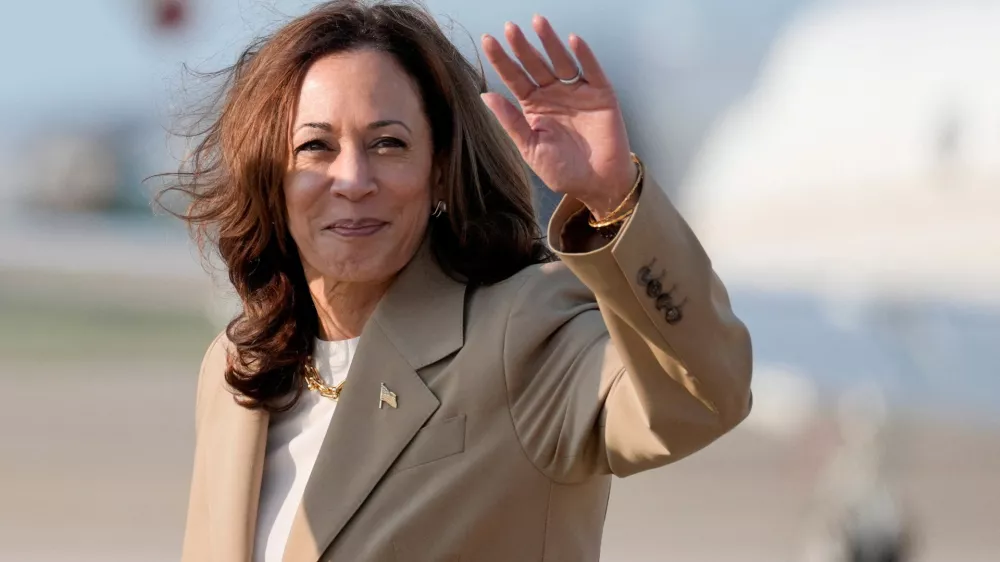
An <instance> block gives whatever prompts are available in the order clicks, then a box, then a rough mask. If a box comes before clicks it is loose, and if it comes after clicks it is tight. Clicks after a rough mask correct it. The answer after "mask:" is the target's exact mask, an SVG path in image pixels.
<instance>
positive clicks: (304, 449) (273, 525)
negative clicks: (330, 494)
mask: <svg viewBox="0 0 1000 562" xmlns="http://www.w3.org/2000/svg"><path fill="white" fill-rule="evenodd" d="M357 347H358V340H357V338H355V339H352V340H343V341H321V340H316V348H315V350H314V351H313V358H314V360H315V364H316V368H317V369H319V373H320V375H321V376H322V377H323V381H324V382H326V384H329V385H331V386H336V385H338V384H340V383H341V382H342V381H343V380H344V379H346V378H347V371H348V369H349V368H350V367H351V360H352V359H354V351H355V350H356V349H357ZM336 407H337V403H336V402H334V401H333V400H330V399H329V398H324V397H322V396H320V395H319V393H316V392H310V391H308V390H307V391H305V392H303V393H302V396H301V398H300V399H299V401H298V403H296V404H295V407H294V408H292V409H291V410H289V411H287V412H282V413H279V414H274V415H272V416H271V420H270V423H269V425H268V430H267V453H266V455H265V457H264V475H263V479H262V480H261V487H260V505H259V507H258V509H257V532H256V534H255V535H254V554H253V560H254V562H281V557H282V556H283V555H284V552H285V544H286V543H287V542H288V534H289V533H290V532H291V530H292V520H293V519H294V518H295V512H296V511H298V509H299V504H300V503H301V501H302V492H303V491H304V490H305V487H306V482H308V481H309V475H310V474H311V473H312V469H313V466H314V465H315V464H316V457H317V456H318V455H319V449H320V446H321V445H322V444H323V439H324V438H326V430H327V428H329V427H330V421H331V420H332V419H333V411H334V410H335V409H336Z"/></svg>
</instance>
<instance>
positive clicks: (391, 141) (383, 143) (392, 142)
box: [372, 137, 406, 153]
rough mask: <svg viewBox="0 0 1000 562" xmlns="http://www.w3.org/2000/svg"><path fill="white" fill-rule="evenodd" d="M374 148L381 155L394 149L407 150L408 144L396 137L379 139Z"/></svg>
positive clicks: (373, 144) (373, 145)
mask: <svg viewBox="0 0 1000 562" xmlns="http://www.w3.org/2000/svg"><path fill="white" fill-rule="evenodd" d="M372 148H374V149H375V150H376V151H378V152H380V153H381V152H385V151H387V150H391V149H393V148H406V143H405V142H403V141H401V140H399V139H397V138H395V137H379V138H378V139H376V140H375V142H374V143H372Z"/></svg>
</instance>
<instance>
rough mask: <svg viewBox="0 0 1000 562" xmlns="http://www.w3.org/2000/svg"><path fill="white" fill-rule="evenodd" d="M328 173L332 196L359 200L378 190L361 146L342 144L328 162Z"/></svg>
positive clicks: (366, 155) (366, 156) (365, 153)
mask: <svg viewBox="0 0 1000 562" xmlns="http://www.w3.org/2000/svg"><path fill="white" fill-rule="evenodd" d="M330 174H331V175H332V176H333V181H332V182H331V184H330V194H331V195H333V196H334V197H343V198H344V199H347V200H348V201H360V200H362V199H364V198H365V197H367V196H369V195H371V194H373V193H375V192H376V191H377V190H378V187H377V186H376V184H375V177H374V175H373V174H372V170H371V163H370V162H369V160H368V154H367V152H365V151H364V150H363V149H361V148H355V147H348V146H342V147H341V151H340V154H338V155H337V158H336V159H334V161H333V162H332V163H331V164H330Z"/></svg>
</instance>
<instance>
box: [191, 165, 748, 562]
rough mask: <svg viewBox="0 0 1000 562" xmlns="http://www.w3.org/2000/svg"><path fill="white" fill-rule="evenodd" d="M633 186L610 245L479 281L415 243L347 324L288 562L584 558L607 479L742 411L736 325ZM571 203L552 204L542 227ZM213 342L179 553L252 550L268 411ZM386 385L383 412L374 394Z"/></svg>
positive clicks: (651, 462)
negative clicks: (632, 203)
mask: <svg viewBox="0 0 1000 562" xmlns="http://www.w3.org/2000/svg"><path fill="white" fill-rule="evenodd" d="M647 182H648V183H647V185H646V187H645V191H644V193H643V194H642V197H641V201H640V202H639V205H638V208H637V210H636V212H635V214H634V216H633V217H632V218H631V219H630V221H629V223H628V224H627V225H626V227H625V228H624V229H623V231H622V232H621V233H619V235H618V236H617V238H616V239H615V240H613V241H611V242H610V243H607V244H606V245H604V246H603V247H602V248H600V249H598V250H595V251H590V252H586V253H565V252H562V253H561V258H562V262H561V263H552V264H547V265H541V266H534V267H529V268H527V269H525V270H523V271H521V272H520V273H518V274H517V275H515V276H513V277H512V278H510V279H508V280H506V281H503V282H501V283H498V284H496V285H493V286H489V287H478V288H472V287H466V286H465V285H462V284H459V283H456V282H455V281H452V280H451V279H449V278H448V277H446V276H445V275H444V274H443V273H442V272H441V270H440V269H438V268H437V266H436V265H435V264H434V262H433V260H432V259H430V257H429V256H428V253H427V252H425V251H424V252H421V253H419V254H418V256H417V257H416V258H415V259H414V260H413V261H412V262H411V264H410V265H409V266H407V268H406V269H405V270H404V271H403V272H402V273H401V274H400V277H399V278H398V280H397V281H396V282H395V283H394V284H393V286H392V288H391V289H390V291H389V293H388V294H387V295H386V296H385V298H384V299H383V300H382V302H380V304H379V305H378V307H377V310H376V311H375V313H374V316H373V317H372V318H371V320H370V321H369V322H368V324H367V325H366V327H365V329H364V331H363V333H362V335H361V339H360V342H359V344H358V348H357V352H356V355H355V357H354V362H353V364H352V366H351V371H350V375H349V378H348V384H347V386H346V388H345V390H344V394H343V395H342V396H341V399H340V403H339V404H338V405H337V409H336V412H335V414H334V417H333V421H332V423H331V426H330V428H329V432H328V434H327V436H326V441H325V442H324V443H323V446H322V449H321V451H320V453H319V457H318V460H317V461H316V465H315V468H314V469H313V472H312V476H311V478H310V480H309V482H308V484H307V486H306V489H305V495H304V500H303V503H302V504H301V506H300V508H299V511H298V514H297V516H296V519H295V521H294V523H293V527H292V531H291V535H290V537H289V541H288V546H287V549H286V551H285V557H284V560H285V561H286V562H316V561H317V560H324V561H326V560H335V561H337V562H366V561H377V562H388V561H396V562H445V561H449V562H454V561H462V562H493V561H496V562H531V561H566V562H569V561H572V562H578V561H590V560H597V559H598V557H599V555H600V545H601V532H602V527H603V525H604V516H605V510H606V508H607V503H608V494H609V491H610V486H611V481H610V476H609V475H612V474H615V475H618V476H628V475H630V474H634V473H637V472H640V471H643V470H647V469H650V468H655V467H659V466H662V465H665V464H667V463H670V462H673V461H675V460H678V459H680V458H683V457H685V456H687V455H689V454H691V453H693V452H695V451H697V450H699V449H701V448H702V447H705V446H706V445H708V444H709V443H711V442H712V441H714V440H715V439H716V438H718V437H719V436H721V435H723V434H724V433H726V432H727V431H728V430H730V429H731V428H732V427H733V426H735V425H736V424H737V423H739V422H740V421H741V420H742V419H743V418H744V417H746V415H747V414H748V412H749V410H750V403H751V396H750V388H749V387H750V371H751V359H750V356H751V354H750V339H749V336H748V334H747V330H746V329H745V327H744V326H743V324H742V323H741V322H740V321H739V320H738V319H737V318H736V317H735V316H734V315H733V312H732V310H731V309H730V305H729V298H728V296H727V294H726V290H725V288H724V287H723V285H722V283H721V282H720V281H719V279H718V278H717V277H716V275H715V274H714V272H713V271H712V269H711V265H710V263H709V259H708V257H707V256H706V255H705V253H704V251H703V250H702V248H701V245H700V244H699V243H698V241H697V240H696V239H695V237H694V235H693V234H692V233H691V231H690V230H689V228H688V226H687V225H686V224H685V222H684V221H683V220H682V219H681V217H680V216H679V215H678V213H677V211H676V210H675V209H674V207H673V206H672V205H671V204H670V202H669V201H668V199H667V197H666V196H665V195H664V194H663V192H662V191H661V190H660V189H659V187H657V186H656V185H655V184H654V183H652V181H650V180H647ZM579 208H580V204H579V203H578V202H575V201H564V202H563V203H562V204H561V205H560V207H559V208H558V209H557V210H556V213H555V216H554V217H553V219H552V223H551V224H550V230H549V232H550V240H559V236H558V235H559V234H561V233H563V229H564V226H565V225H566V223H567V219H568V218H569V217H570V216H571V215H572V214H573V213H574V212H575V211H576V210H578V209H579ZM553 233H555V236H552V234H553ZM553 245H554V247H555V248H554V249H556V250H557V251H561V250H565V249H566V248H564V247H561V244H560V243H555V244H553ZM661 274H662V275H661ZM581 281H582V283H581ZM595 295H596V298H595ZM228 345H229V344H228V342H227V341H226V340H225V339H224V337H223V336H220V337H219V338H218V339H216V341H215V342H214V343H213V345H212V346H211V348H210V349H209V351H208V353H207V354H206V356H205V360H204V363H203V365H202V369H201V375H200V379H199V383H198V405H197V448H196V453H195V466H194V477H193V481H192V485H191V497H190V508H189V512H188V519H187V529H186V535H185V540H184V555H183V560H184V561H186V562H196V561H197V562H228V561H232V562H236V561H240V562H246V561H247V560H249V559H250V556H251V549H252V545H253V533H254V530H255V525H256V516H257V502H258V498H259V495H260V482H261V468H262V466H263V457H264V449H265V443H266V440H267V427H268V416H267V414H265V413H261V412H256V411H249V410H246V409H243V408H241V407H239V406H237V405H236V404H235V403H234V401H233V397H232V395H231V394H230V391H229V390H228V389H227V388H226V387H225V383H224V380H223V369H224V367H225V354H226V351H227V348H228ZM383 383H384V384H385V385H386V387H388V388H389V389H390V390H392V391H393V392H395V393H396V394H397V397H398V408H395V409H393V408H390V407H384V408H381V409H380V408H379V407H378V406H379V396H380V388H381V385H382V384H383Z"/></svg>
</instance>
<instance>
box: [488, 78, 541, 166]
mask: <svg viewBox="0 0 1000 562" xmlns="http://www.w3.org/2000/svg"><path fill="white" fill-rule="evenodd" d="M479 97H481V98H482V99H483V103H485V104H486V107H489V108H490V111H492V112H493V115H495V116H496V118H497V121H499V122H500V126H501V127H503V130H504V131H507V135H508V136H509V137H510V138H511V140H513V141H514V144H515V145H516V146H517V149H518V150H520V151H521V154H522V155H524V154H527V152H528V146H529V145H530V142H531V126H530V125H528V121H527V120H526V119H525V118H524V114H523V113H521V110H519V109H518V108H516V107H514V104H512V103H510V100H508V99H507V98H505V97H503V96H501V95H500V94H497V93H493V92H490V93H486V94H480V96H479Z"/></svg>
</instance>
